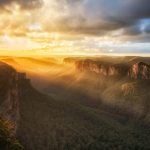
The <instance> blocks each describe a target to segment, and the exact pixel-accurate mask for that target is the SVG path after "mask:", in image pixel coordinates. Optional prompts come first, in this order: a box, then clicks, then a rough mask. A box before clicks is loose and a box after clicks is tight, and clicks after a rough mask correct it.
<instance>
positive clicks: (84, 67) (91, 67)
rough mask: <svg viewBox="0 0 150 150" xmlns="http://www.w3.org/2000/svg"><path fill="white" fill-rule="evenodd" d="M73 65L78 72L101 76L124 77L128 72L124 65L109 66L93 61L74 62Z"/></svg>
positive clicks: (126, 66)
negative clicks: (88, 72)
mask: <svg viewBox="0 0 150 150" xmlns="http://www.w3.org/2000/svg"><path fill="white" fill-rule="evenodd" d="M75 65H76V68H77V69H78V70H80V71H90V72H94V73H97V74H99V75H103V76H119V75H122V76H125V75H127V72H128V70H129V66H128V65H125V64H110V63H105V62H97V61H93V60H81V61H76V62H75Z"/></svg>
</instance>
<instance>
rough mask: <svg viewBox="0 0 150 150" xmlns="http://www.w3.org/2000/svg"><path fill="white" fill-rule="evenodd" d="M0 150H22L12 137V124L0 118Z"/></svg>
mask: <svg viewBox="0 0 150 150" xmlns="http://www.w3.org/2000/svg"><path fill="white" fill-rule="evenodd" d="M0 150H23V146H22V145H21V144H20V143H19V142H18V141H17V140H16V138H15V137H14V135H13V124H12V123H11V122H9V121H6V120H3V119H1V118H0Z"/></svg>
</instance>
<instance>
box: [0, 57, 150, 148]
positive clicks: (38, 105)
mask: <svg viewBox="0 0 150 150" xmlns="http://www.w3.org/2000/svg"><path fill="white" fill-rule="evenodd" d="M0 61H1V62H3V63H5V64H8V65H9V66H11V67H13V68H14V69H15V70H16V71H17V72H18V73H19V74H20V73H21V79H19V80H20V81H16V79H13V80H15V82H16V83H15V84H14V83H13V84H12V82H10V81H9V80H8V78H14V77H11V73H10V75H9V76H10V77H5V72H4V73H3V74H4V79H5V83H7V84H8V85H9V87H7V88H8V90H9V88H10V87H11V88H12V89H13V90H12V92H11V93H12V100H13V101H14V100H15V99H16V100H15V103H10V102H11V97H10V96H9V97H10V100H9V101H8V100H7V99H6V102H5V101H4V104H5V105H4V104H3V102H2V105H0V107H1V108H3V107H4V106H5V107H4V110H5V109H6V108H7V105H9V106H11V107H8V108H7V109H6V110H5V114H7V116H5V117H6V118H7V117H8V118H10V120H11V121H13V122H15V124H16V129H15V130H16V135H17V137H18V139H19V140H20V141H21V144H22V145H23V147H25V149H28V150H35V149H37V150H49V149H52V150H53V149H54V150H67V149H68V150H73V149H74V150H80V149H84V150H86V149H87V150H96V149H108V150H109V149H117V150H127V149H130V150H132V149H136V148H139V149H148V148H149V135H150V134H149V133H150V130H149V121H150V111H149V110H150V102H149V98H150V94H149V90H150V88H149V84H150V81H149V65H148V64H149V62H150V59H149V58H142V57H104V56H102V57H51V58H49V57H36V58H35V57H1V58H0ZM141 62H142V63H141ZM6 68H7V67H6ZM137 68H138V69H137ZM8 70H9V68H8ZM6 71H7V70H6ZM13 72H15V71H13ZM18 73H17V74H18ZM22 73H26V76H25V75H24V74H22ZM7 74H9V73H7ZM13 74H16V73H13ZM0 75H1V74H0ZM13 76H14V75H13ZM17 76H18V75H17ZM19 76H20V75H19ZM15 78H16V77H15ZM17 78H18V77H17ZM22 78H23V79H22ZM1 82H2V85H3V81H1ZM9 82H10V83H11V84H12V85H11V84H10V83H9ZM13 82H14V81H13ZM16 84H17V86H16ZM11 88H10V90H9V91H11ZM14 91H19V92H14ZM8 93H9V92H8ZM17 93H19V97H17V96H18V95H16V94H17ZM2 94H3V93H2ZM5 94H6V96H5ZM5 94H3V95H2V96H3V97H4V98H5V97H6V98H7V90H6V92H5ZM15 97H16V98H15ZM16 108H17V109H16ZM16 110H17V112H16ZM6 112H7V113H6ZM12 112H13V113H12ZM0 113H2V114H3V111H2V110H1V111H0ZM14 116H15V117H14ZM144 138H146V139H148V140H147V141H146V140H144Z"/></svg>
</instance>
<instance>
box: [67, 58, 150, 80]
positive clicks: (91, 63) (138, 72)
mask: <svg viewBox="0 0 150 150" xmlns="http://www.w3.org/2000/svg"><path fill="white" fill-rule="evenodd" d="M73 62H74V64H75V66H76V69H77V70H79V71H82V72H83V71H88V72H93V73H96V74H99V75H101V76H106V77H107V76H120V77H127V78H130V79H136V80H138V79H142V80H145V79H150V65H149V64H146V63H143V62H137V63H134V64H130V63H110V62H103V61H95V60H91V59H85V60H84V59H83V60H82V59H81V60H75V59H73V60H70V59H69V60H68V59H65V63H73Z"/></svg>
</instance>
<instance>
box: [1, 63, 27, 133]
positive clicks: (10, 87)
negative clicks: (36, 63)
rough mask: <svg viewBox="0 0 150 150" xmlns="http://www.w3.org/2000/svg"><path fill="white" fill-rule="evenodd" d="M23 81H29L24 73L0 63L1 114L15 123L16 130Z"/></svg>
mask: <svg viewBox="0 0 150 150" xmlns="http://www.w3.org/2000/svg"><path fill="white" fill-rule="evenodd" d="M22 82H26V83H28V82H29V80H28V79H26V76H25V74H24V73H18V72H16V71H15V70H14V69H13V68H11V67H10V66H8V65H6V64H3V63H0V83H1V86H0V91H1V93H0V96H1V99H0V116H2V117H4V118H6V119H8V120H10V121H12V122H13V123H14V125H15V131H14V132H16V129H17V122H18V120H19V118H20V115H19V114H20V113H19V99H20V86H21V84H22Z"/></svg>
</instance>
